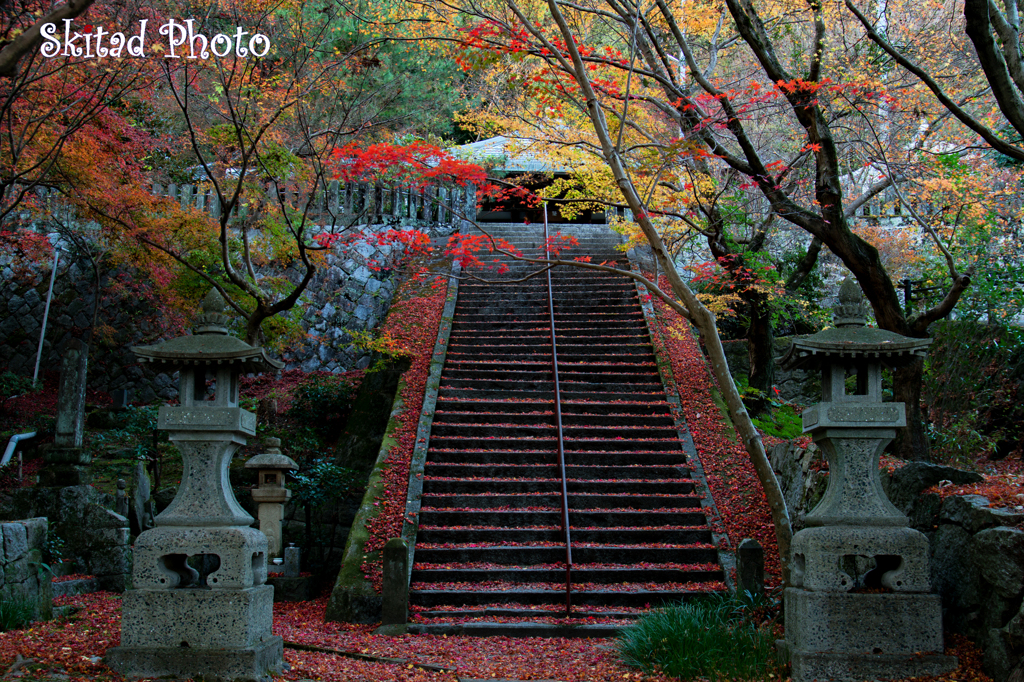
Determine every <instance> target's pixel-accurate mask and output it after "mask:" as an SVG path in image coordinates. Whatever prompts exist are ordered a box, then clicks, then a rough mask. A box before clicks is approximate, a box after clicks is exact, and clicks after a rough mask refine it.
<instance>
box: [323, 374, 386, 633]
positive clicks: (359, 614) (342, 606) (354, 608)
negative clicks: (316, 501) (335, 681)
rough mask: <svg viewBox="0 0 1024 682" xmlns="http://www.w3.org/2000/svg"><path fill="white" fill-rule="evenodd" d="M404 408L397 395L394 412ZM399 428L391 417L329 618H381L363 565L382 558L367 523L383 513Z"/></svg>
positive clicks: (378, 602)
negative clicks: (369, 547)
mask: <svg viewBox="0 0 1024 682" xmlns="http://www.w3.org/2000/svg"><path fill="white" fill-rule="evenodd" d="M404 384H405V382H404V381H400V382H399V385H398V395H401V392H402V388H403V387H404ZM401 411H402V401H401V399H400V398H395V401H394V403H392V410H391V414H392V415H397V414H400V413H401ZM398 427H399V422H398V420H397V419H396V418H395V417H392V418H391V419H390V420H388V425H387V429H386V431H385V435H384V438H383V440H382V442H381V446H380V450H379V451H378V455H377V461H376V463H375V464H374V466H373V469H372V471H371V472H370V477H369V480H368V481H367V483H366V493H365V494H364V495H363V501H362V504H361V505H360V506H359V511H358V512H357V513H356V518H355V520H354V521H353V523H352V529H351V530H350V531H349V534H348V540H347V542H346V543H345V552H344V555H343V557H342V561H341V569H340V570H339V571H338V579H337V580H336V581H335V583H334V589H333V590H332V591H331V598H330V600H329V601H328V602H327V611H326V613H325V614H324V618H325V619H326V620H329V621H341V622H346V623H375V622H377V621H379V620H380V615H381V607H382V604H383V601H382V599H381V596H380V595H379V594H377V591H376V590H375V589H374V587H373V584H372V583H371V582H370V581H369V580H367V579H366V575H365V574H364V573H363V571H362V566H363V563H364V562H365V561H367V560H370V561H376V560H378V559H379V558H380V557H379V555H380V552H366V551H365V548H366V543H367V542H368V541H369V539H370V531H369V529H368V528H367V524H369V522H370V521H371V520H372V519H373V518H375V517H376V516H377V514H378V513H379V512H380V507H379V506H378V505H375V504H374V502H376V501H377V500H378V498H380V497H381V496H382V495H383V493H384V476H383V474H384V472H385V471H386V470H387V468H388V467H389V464H387V457H388V454H389V453H390V452H391V449H392V448H393V447H394V446H395V445H396V444H397V441H396V440H395V439H394V437H393V435H392V434H394V432H395V430H396V429H398Z"/></svg>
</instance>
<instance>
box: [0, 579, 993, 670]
mask: <svg viewBox="0 0 1024 682" xmlns="http://www.w3.org/2000/svg"><path fill="white" fill-rule="evenodd" d="M326 602H327V600H326V597H324V598H321V599H317V600H315V601H308V602H298V603H286V604H275V605H274V609H275V613H274V632H275V634H277V635H280V636H281V637H283V638H284V640H285V641H286V642H287V643H289V644H295V645H299V646H302V647H304V648H305V649H306V650H299V649H296V648H293V647H291V646H286V648H285V661H286V662H287V663H288V665H289V666H290V669H289V670H288V671H287V672H286V673H285V674H284V676H283V678H282V679H285V680H324V681H331V682H333V681H338V682H341V681H346V682H348V681H359V680H362V681H365V682H378V681H380V682H385V681H392V680H402V681H408V682H413V681H417V682H455V681H456V680H460V679H461V680H466V679H505V680H542V679H546V680H564V681H565V682H612V681H617V682H622V681H623V680H637V681H645V682H664V681H666V680H668V678H666V677H662V676H651V675H644V674H642V673H639V672H637V671H636V670H632V669H629V668H626V667H624V666H623V665H621V664H620V663H618V661H617V659H616V654H615V650H614V642H613V641H611V640H607V639H558V638H551V639H541V638H530V639H509V638H506V637H491V638H478V637H445V636H436V635H406V636H403V637H385V636H381V635H374V634H373V633H372V631H373V628H374V626H372V625H347V624H341V623H324V622H323V614H324V608H325V606H326ZM56 603H57V604H62V605H72V606H74V607H75V608H76V609H77V612H76V613H75V614H74V615H73V616H71V617H70V618H68V619H63V620H56V621H51V622H48V623H37V624H35V625H33V626H32V627H31V628H27V629H24V630H11V631H9V632H3V633H0V676H2V677H3V678H4V679H24V680H58V679H59V680H69V681H72V682H73V681H75V680H89V681H93V680H95V681H97V682H106V681H116V680H122V679H123V678H121V676H119V675H117V674H116V673H114V672H112V671H111V670H110V669H109V668H107V667H106V666H105V665H104V664H103V660H102V657H103V655H104V653H105V651H106V650H107V649H108V648H109V647H112V646H117V645H118V644H119V643H120V625H121V624H120V620H121V597H120V595H115V594H110V593H107V592H99V593H96V594H91V595H82V596H77V597H67V598H62V599H59V600H57V602H56ZM310 649H312V650H310ZM327 650H330V651H337V652H339V653H337V654H336V653H328V651H327ZM947 653H951V654H954V655H956V656H958V657H959V658H960V661H961V664H962V665H961V667H960V669H959V670H957V671H955V672H953V673H950V674H949V675H944V676H942V677H939V678H921V679H920V682H926V680H927V681H928V682H940V681H941V682H954V681H959V682H990V680H989V678H988V677H986V676H984V675H982V674H980V673H978V672H977V670H979V669H980V655H979V652H978V650H977V649H976V648H975V647H973V646H972V645H971V644H970V643H969V642H967V641H966V640H964V639H962V638H959V637H950V638H948V641H947ZM381 659H389V660H381Z"/></svg>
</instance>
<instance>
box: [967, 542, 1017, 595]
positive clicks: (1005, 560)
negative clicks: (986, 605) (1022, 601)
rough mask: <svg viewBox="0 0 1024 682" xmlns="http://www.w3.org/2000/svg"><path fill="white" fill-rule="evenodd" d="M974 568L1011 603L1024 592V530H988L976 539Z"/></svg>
mask: <svg viewBox="0 0 1024 682" xmlns="http://www.w3.org/2000/svg"><path fill="white" fill-rule="evenodd" d="M973 560H974V564H975V566H976V567H977V569H978V572H979V573H980V575H981V577H982V578H983V579H984V580H985V581H986V582H988V583H989V584H990V585H992V589H993V590H994V591H995V592H996V593H997V594H998V595H1000V596H1003V597H1005V598H1008V599H1012V598H1014V597H1016V596H1018V595H1019V594H1020V593H1021V592H1022V591H1024V530H1020V529H1018V528H1008V527H1003V526H1001V527H997V528H988V529H986V530H983V531H981V532H980V533H978V534H977V535H975V536H974V553H973Z"/></svg>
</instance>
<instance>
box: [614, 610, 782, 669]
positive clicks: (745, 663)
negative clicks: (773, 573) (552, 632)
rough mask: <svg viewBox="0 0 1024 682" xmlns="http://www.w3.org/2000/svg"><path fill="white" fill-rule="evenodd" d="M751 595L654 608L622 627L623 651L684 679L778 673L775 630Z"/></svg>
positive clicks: (629, 659)
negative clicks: (760, 615) (750, 599)
mask: <svg viewBox="0 0 1024 682" xmlns="http://www.w3.org/2000/svg"><path fill="white" fill-rule="evenodd" d="M763 612H764V607H763V605H760V604H757V603H755V604H753V605H752V604H751V603H750V601H749V597H747V598H745V599H738V598H736V597H713V598H709V599H703V600H697V601H692V602H687V603H683V604H679V605H677V606H670V607H666V608H662V609H656V610H654V611H650V612H648V613H645V614H644V615H643V616H641V617H640V618H639V619H638V620H637V622H636V623H634V624H633V625H631V626H630V627H628V628H626V629H625V630H623V631H622V633H621V634H620V635H619V640H618V651H619V656H620V658H621V659H622V661H623V662H624V663H626V664H627V665H630V666H634V667H637V668H640V669H641V670H643V671H644V672H645V673H652V674H653V673H659V672H660V673H662V674H665V675H668V676H670V677H675V678H678V679H681V680H693V679H697V678H708V679H712V680H767V679H769V676H770V675H774V676H775V678H779V677H780V674H781V670H779V666H778V663H777V660H776V657H775V633H774V632H773V631H772V627H771V624H770V623H768V622H764V621H763V620H762V619H761V618H760V617H759V614H763Z"/></svg>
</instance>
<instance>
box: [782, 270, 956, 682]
mask: <svg viewBox="0 0 1024 682" xmlns="http://www.w3.org/2000/svg"><path fill="white" fill-rule="evenodd" d="M866 312H867V308H866V305H865V302H864V298H863V295H862V294H861V291H860V288H859V287H858V286H857V284H856V282H854V281H853V280H852V279H850V278H847V279H846V281H845V282H843V285H842V288H841V289H840V292H839V303H838V305H837V306H836V309H835V327H834V328H832V329H827V330H825V331H822V332H819V333H817V334H814V335H812V336H809V337H805V338H800V339H796V340H794V341H793V344H792V345H791V346H790V348H789V350H788V352H787V353H786V355H785V357H784V358H783V359H782V364H783V366H784V367H787V368H789V369H821V372H822V382H821V383H822V401H821V402H820V403H818V404H817V405H814V406H812V407H810V408H808V409H806V410H804V412H803V430H804V432H805V433H807V432H810V433H811V434H812V436H813V438H814V441H815V442H816V443H817V444H818V445H819V446H820V447H821V449H822V450H823V451H824V453H825V456H826V457H827V459H828V465H829V480H828V489H827V490H826V491H825V495H824V497H823V498H822V500H821V502H820V503H819V504H818V506H817V507H815V508H814V510H813V511H811V513H809V514H808V515H807V516H806V517H805V522H806V525H807V528H805V529H804V530H801V531H800V532H798V533H796V534H795V535H794V536H793V542H792V548H791V555H790V571H791V586H790V587H789V588H787V589H786V594H785V614H786V615H785V618H786V642H787V644H788V647H789V653H790V660H791V662H792V665H793V680H794V682H811V680H818V681H819V682H824V681H825V680H842V681H848V682H855V681H856V682H859V681H861V680H883V679H896V678H905V677H912V676H920V675H938V674H941V673H944V672H947V671H949V670H953V669H954V668H955V667H956V659H955V658H953V657H951V656H945V655H943V654H942V607H941V601H940V598H939V597H938V596H937V595H933V594H930V589H931V585H930V572H929V567H928V538H926V537H925V536H924V534H922V533H920V532H919V531H916V530H914V529H912V528H909V527H908V526H909V521H908V519H907V517H906V516H905V515H904V514H903V513H901V512H900V511H899V510H898V509H897V508H896V507H895V506H893V504H892V503H891V502H890V501H889V499H888V498H887V497H886V495H885V493H884V492H883V490H882V486H881V482H880V480H879V477H878V462H879V456H880V455H881V454H882V450H883V449H884V448H885V446H886V445H887V444H888V443H889V442H890V441H892V439H893V438H895V437H896V429H898V428H901V427H903V426H906V423H907V417H906V409H905V405H904V404H903V403H896V402H883V401H882V369H883V367H888V368H894V367H899V366H901V365H905V364H907V363H910V362H913V361H914V360H915V359H916V358H918V357H921V356H923V355H925V353H926V352H927V349H928V345H929V344H930V343H931V340H930V339H914V338H908V337H905V336H901V335H899V334H896V333H894V332H890V331H885V330H882V329H874V328H869V327H867V326H865V325H866Z"/></svg>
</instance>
